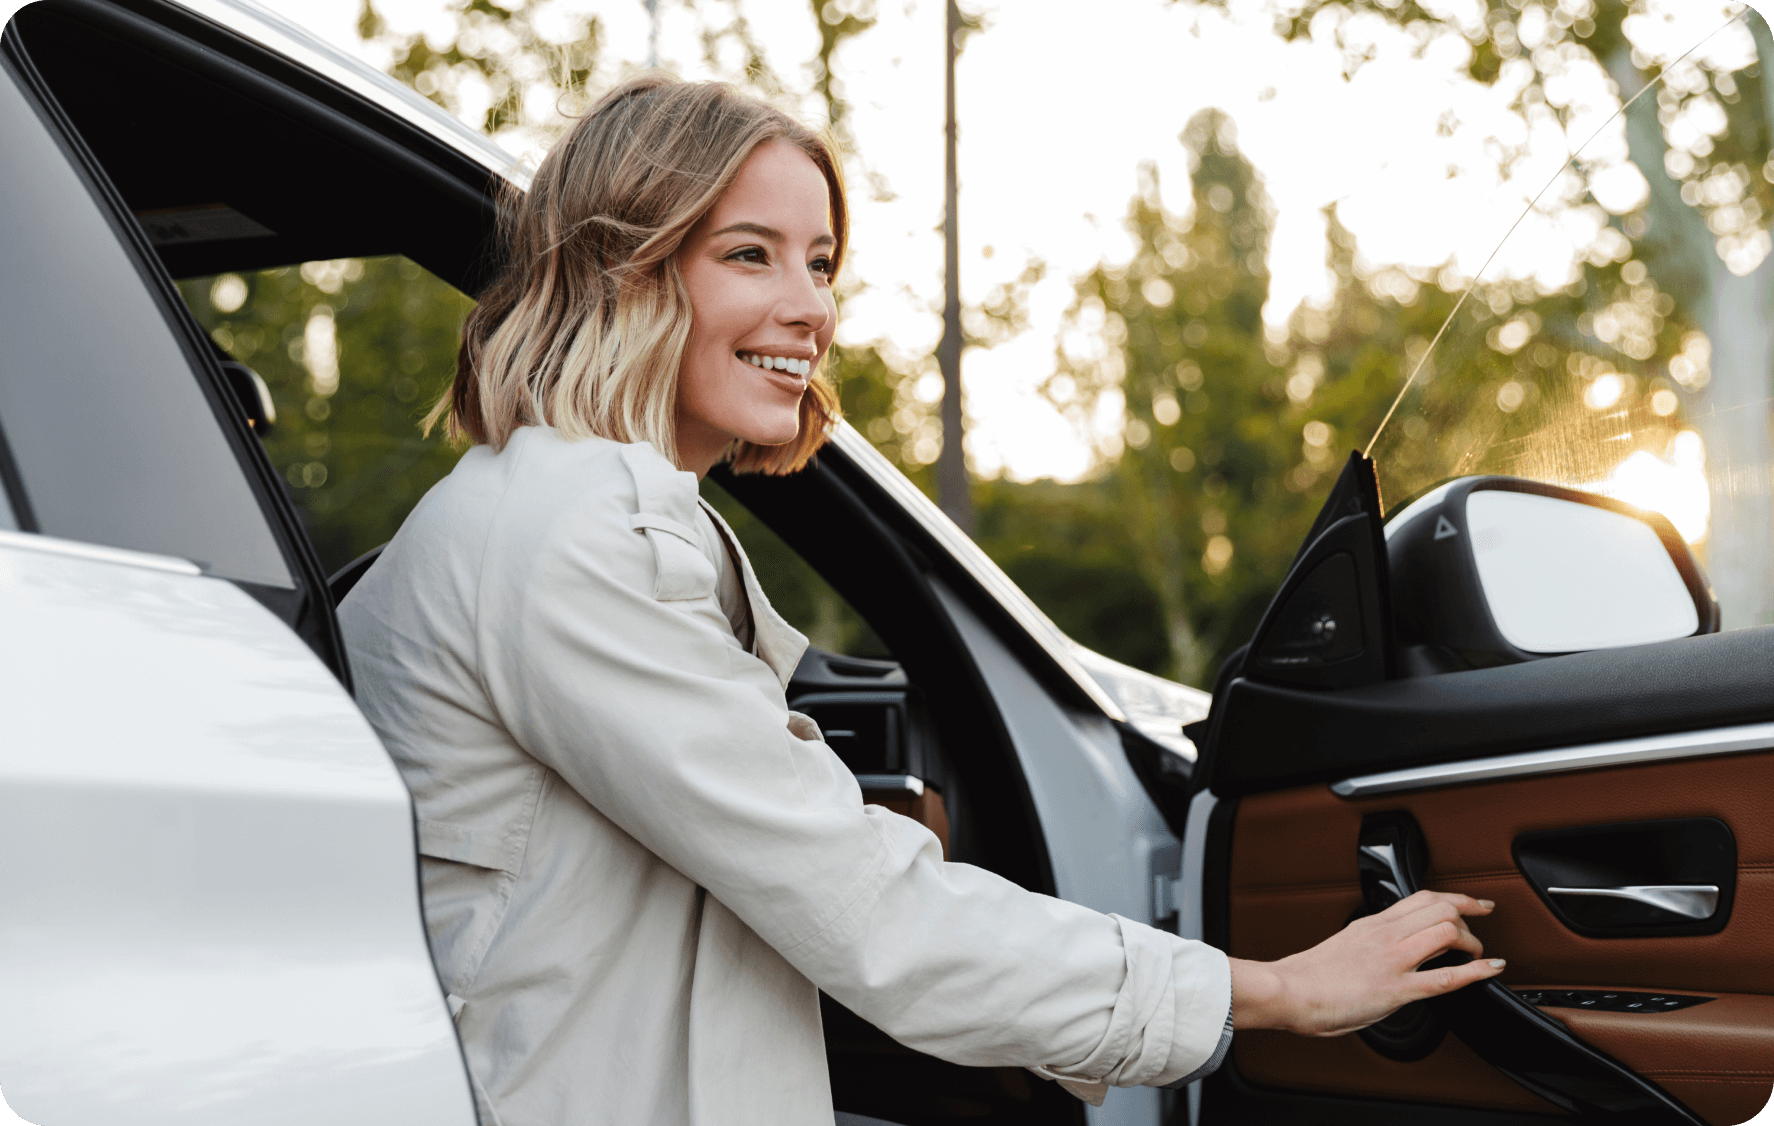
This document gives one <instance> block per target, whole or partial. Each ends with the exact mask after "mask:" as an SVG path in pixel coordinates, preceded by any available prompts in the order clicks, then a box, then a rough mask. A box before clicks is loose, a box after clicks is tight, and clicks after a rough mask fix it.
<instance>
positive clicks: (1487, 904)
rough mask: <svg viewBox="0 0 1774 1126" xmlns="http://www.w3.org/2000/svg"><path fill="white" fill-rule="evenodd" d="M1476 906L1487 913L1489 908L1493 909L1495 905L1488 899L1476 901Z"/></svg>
mask: <svg viewBox="0 0 1774 1126" xmlns="http://www.w3.org/2000/svg"><path fill="white" fill-rule="evenodd" d="M1478 905H1479V906H1480V907H1483V908H1484V909H1485V910H1486V911H1489V910H1490V909H1491V908H1493V907H1495V906H1496V905H1497V904H1496V903H1495V902H1494V901H1492V900H1489V899H1481V900H1479V901H1478Z"/></svg>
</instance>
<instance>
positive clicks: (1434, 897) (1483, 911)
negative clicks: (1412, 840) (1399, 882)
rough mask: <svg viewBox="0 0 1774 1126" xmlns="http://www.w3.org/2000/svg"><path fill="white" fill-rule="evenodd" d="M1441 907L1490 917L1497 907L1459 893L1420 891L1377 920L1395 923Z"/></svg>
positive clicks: (1385, 912)
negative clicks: (1444, 906)
mask: <svg viewBox="0 0 1774 1126" xmlns="http://www.w3.org/2000/svg"><path fill="white" fill-rule="evenodd" d="M1440 905H1446V906H1448V907H1452V908H1453V909H1454V911H1455V912H1456V913H1457V914H1460V915H1489V914H1490V913H1491V911H1492V910H1493V909H1494V908H1495V907H1496V906H1497V905H1496V904H1495V903H1493V902H1491V901H1490V900H1488V899H1474V898H1472V897H1471V896H1470V895H1462V894H1461V893H1459V892H1457V891H1419V892H1417V893H1416V894H1414V895H1408V896H1406V897H1405V898H1403V899H1401V900H1399V901H1398V902H1397V903H1394V904H1393V905H1392V906H1390V907H1388V908H1386V910H1384V911H1382V912H1380V913H1379V914H1378V915H1376V916H1375V918H1377V919H1380V920H1382V921H1384V922H1393V921H1396V920H1400V919H1404V918H1407V917H1409V916H1411V915H1415V914H1416V913H1417V912H1419V911H1424V910H1430V909H1434V908H1436V907H1438V906H1440Z"/></svg>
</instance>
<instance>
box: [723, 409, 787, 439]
mask: <svg viewBox="0 0 1774 1126" xmlns="http://www.w3.org/2000/svg"><path fill="white" fill-rule="evenodd" d="M800 432H801V416H800V411H799V410H798V409H797V410H796V411H795V413H794V415H792V416H790V417H789V418H788V419H786V420H783V419H770V420H769V421H768V422H764V421H762V420H760V422H759V424H758V425H756V426H748V427H746V428H745V429H744V430H743V431H741V432H740V433H739V434H738V435H737V437H738V439H739V441H741V442H749V443H751V444H752V445H754V446H780V445H783V444H784V443H787V442H792V441H794V440H795V437H796V436H797V435H799V434H800Z"/></svg>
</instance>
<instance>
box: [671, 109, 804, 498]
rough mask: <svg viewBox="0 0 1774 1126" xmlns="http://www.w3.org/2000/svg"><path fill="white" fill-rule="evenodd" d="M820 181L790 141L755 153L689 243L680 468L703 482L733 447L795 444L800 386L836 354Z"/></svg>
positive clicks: (684, 266) (681, 260) (684, 258)
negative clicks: (826, 358) (739, 444)
mask: <svg viewBox="0 0 1774 1126" xmlns="http://www.w3.org/2000/svg"><path fill="white" fill-rule="evenodd" d="M830 216H831V198H830V195H829V189H828V187H827V184H826V180H825V176H824V175H822V174H821V173H820V171H819V167H818V166H817V165H815V164H814V163H813V161H812V160H811V159H810V158H809V157H808V156H807V154H806V153H804V152H802V151H801V150H800V149H798V148H796V147H795V146H794V145H792V144H789V143H788V142H786V141H768V142H766V143H764V144H762V145H759V146H758V147H757V148H756V149H755V150H754V151H753V152H752V154H751V156H750V157H748V158H747V159H746V161H745V163H744V164H743V165H741V166H740V169H739V175H738V176H737V177H735V178H734V180H733V183H732V184H731V185H730V186H729V187H728V188H727V190H726V192H725V193H724V194H723V195H722V196H721V198H720V200H719V201H717V202H716V203H715V205H714V207H713V208H711V209H710V210H709V212H708V214H707V215H704V216H703V217H702V219H701V221H700V222H698V223H697V224H696V226H695V227H693V228H692V229H691V231H690V234H689V235H688V236H687V237H686V238H685V239H684V244H683V246H682V247H680V248H679V250H678V252H677V264H678V271H679V273H680V274H681V275H682V276H683V279H684V286H685V288H686V289H687V290H688V291H689V294H690V312H691V328H690V342H689V344H688V345H687V346H686V347H685V349H684V361H683V367H682V368H681V369H680V371H679V374H678V402H677V444H678V460H679V462H680V464H682V465H683V467H684V468H685V469H689V470H693V471H694V472H695V473H696V474H697V475H699V476H700V475H701V474H703V473H706V472H707V471H708V469H709V468H710V467H711V466H712V465H714V463H715V462H716V461H717V460H719V458H720V456H721V454H722V453H723V452H724V451H725V450H726V448H727V447H728V446H729V445H731V444H732V443H733V442H734V441H736V440H737V441H746V442H752V443H755V444H757V445H761V446H775V445H781V444H782V443H784V442H789V441H792V440H793V439H794V437H795V434H796V432H797V431H798V429H799V427H800V407H801V396H802V395H803V394H805V393H806V389H807V378H808V376H809V375H810V374H811V373H812V372H813V370H814V368H816V367H817V366H818V365H819V360H820V358H821V357H822V356H824V355H825V350H826V349H827V348H828V347H830V345H831V342H832V332H833V330H834V328H835V327H836V324H837V306H836V304H835V303H834V301H833V299H832V288H831V286H832V273H833V270H834V256H835V254H836V252H837V244H836V240H835V239H834V238H833V237H832V229H831V218H830Z"/></svg>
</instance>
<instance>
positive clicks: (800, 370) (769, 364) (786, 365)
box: [735, 352, 813, 379]
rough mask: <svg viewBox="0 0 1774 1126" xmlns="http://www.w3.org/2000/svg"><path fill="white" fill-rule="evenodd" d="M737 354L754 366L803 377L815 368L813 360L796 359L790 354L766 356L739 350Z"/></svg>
mask: <svg viewBox="0 0 1774 1126" xmlns="http://www.w3.org/2000/svg"><path fill="white" fill-rule="evenodd" d="M735 355H737V356H738V357H739V358H740V359H741V360H742V361H744V362H745V363H748V364H751V365H752V366H753V367H760V368H764V369H766V370H771V371H780V372H785V373H787V374H789V375H798V376H800V377H802V378H803V379H805V378H806V377H807V374H808V373H809V372H811V371H812V370H813V361H812V360H796V359H791V358H790V357H788V356H766V355H764V354H762V353H760V352H737V353H735Z"/></svg>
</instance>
